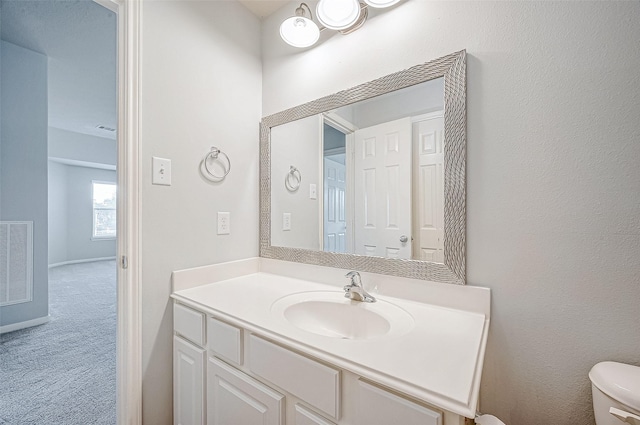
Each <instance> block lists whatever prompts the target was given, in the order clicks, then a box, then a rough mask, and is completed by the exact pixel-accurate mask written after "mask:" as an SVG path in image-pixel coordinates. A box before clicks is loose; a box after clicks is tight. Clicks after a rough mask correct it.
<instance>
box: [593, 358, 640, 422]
mask: <svg viewBox="0 0 640 425" xmlns="http://www.w3.org/2000/svg"><path fill="white" fill-rule="evenodd" d="M589 379H591V391H592V393H593V410H594V413H595V417H596V425H623V424H625V423H628V424H632V425H640V367H637V366H631V365H628V364H623V363H616V362H602V363H598V364H597V365H595V366H594V367H593V368H592V369H591V372H589Z"/></svg>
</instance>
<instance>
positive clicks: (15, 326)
mask: <svg viewBox="0 0 640 425" xmlns="http://www.w3.org/2000/svg"><path fill="white" fill-rule="evenodd" d="M50 319H51V316H49V315H47V316H44V317H38V318H37V319H32V320H27V321H24V322H19V323H14V324H12V325H4V326H0V334H4V333H7V332H13V331H19V330H20V329H26V328H30V327H32V326H37V325H42V324H44V323H47V322H48V321H49V320H50Z"/></svg>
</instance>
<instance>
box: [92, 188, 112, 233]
mask: <svg viewBox="0 0 640 425" xmlns="http://www.w3.org/2000/svg"><path fill="white" fill-rule="evenodd" d="M92 184H93V238H95V239H113V238H115V237H116V185H115V184H114V183H103V182H95V181H94V182H92Z"/></svg>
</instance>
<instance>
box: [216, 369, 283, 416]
mask: <svg viewBox="0 0 640 425" xmlns="http://www.w3.org/2000/svg"><path fill="white" fill-rule="evenodd" d="M207 418H208V422H207V423H208V424H209V425H236V424H242V425H283V423H284V396H283V395H282V394H280V393H278V392H276V391H274V390H272V389H271V388H269V387H267V386H265V385H263V384H261V383H260V382H258V381H256V380H255V379H253V378H251V377H250V376H248V375H245V374H244V373H242V372H240V371H239V370H237V369H235V368H233V367H231V366H229V365H227V364H226V363H224V362H222V361H221V360H218V359H216V358H213V357H209V362H208V365H207Z"/></svg>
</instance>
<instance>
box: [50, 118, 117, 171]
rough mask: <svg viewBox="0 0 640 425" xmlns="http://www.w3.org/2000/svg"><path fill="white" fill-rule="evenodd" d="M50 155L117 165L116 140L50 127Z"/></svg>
mask: <svg viewBox="0 0 640 425" xmlns="http://www.w3.org/2000/svg"><path fill="white" fill-rule="evenodd" d="M48 134H49V157H50V158H56V159H60V160H72V161H81V162H89V163H95V164H105V165H110V166H113V167H115V166H116V156H117V155H116V141H115V140H112V139H108V138H105V137H97V136H91V135H88V134H82V133H76V132H74V131H68V130H62V129H59V128H55V127H49V129H48Z"/></svg>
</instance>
